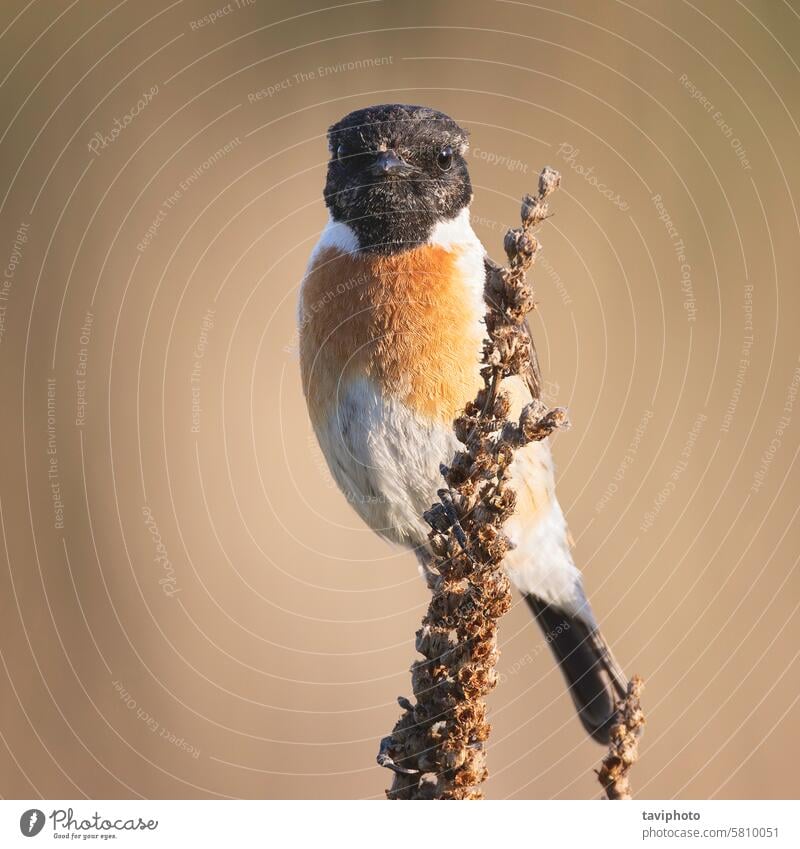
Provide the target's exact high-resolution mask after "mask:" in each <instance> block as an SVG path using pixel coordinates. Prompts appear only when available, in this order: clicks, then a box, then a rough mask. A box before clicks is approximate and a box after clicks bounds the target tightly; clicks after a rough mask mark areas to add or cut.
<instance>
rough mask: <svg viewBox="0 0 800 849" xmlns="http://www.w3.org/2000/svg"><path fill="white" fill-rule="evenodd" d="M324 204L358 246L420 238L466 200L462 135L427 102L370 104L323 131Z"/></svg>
mask: <svg viewBox="0 0 800 849" xmlns="http://www.w3.org/2000/svg"><path fill="white" fill-rule="evenodd" d="M328 146H329V147H330V152H331V161H330V163H329V164H328V179H327V182H326V184H325V203H326V204H327V206H328V209H329V210H330V212H331V215H332V216H333V219H334V220H335V221H341V222H344V223H346V224H348V225H349V226H350V227H351V228H352V229H353V230H354V231H355V233H356V235H357V236H358V238H359V243H360V245H361V249H362V250H365V251H370V252H374V253H396V252H397V251H402V250H407V249H408V248H412V247H415V246H416V245H419V244H421V243H423V242H424V241H425V240H426V239H427V238H428V236H429V235H430V233H431V231H432V230H433V228H434V226H435V225H436V224H437V223H438V222H439V221H443V220H447V219H451V218H455V217H456V215H458V213H459V212H460V211H461V210H462V209H464V208H465V207H466V206H469V203H470V201H471V200H472V185H471V183H470V181H469V171H468V170H467V163H466V161H465V160H464V156H465V154H466V151H467V146H468V142H467V133H466V131H465V130H463V129H462V128H461V127H459V126H458V124H456V122H455V121H454V120H453V119H452V118H449V117H448V116H447V115H445V114H444V113H443V112H438V111H437V110H436V109H430V108H428V107H427V106H405V105H402V104H398V103H391V104H385V105H382V106H370V107H368V108H367V109H359V110H357V111H356V112H351V113H350V114H349V115H345V117H344V118H342V120H341V121H339V122H338V123H336V124H334V125H333V126H332V127H331V128H330V129H329V130H328Z"/></svg>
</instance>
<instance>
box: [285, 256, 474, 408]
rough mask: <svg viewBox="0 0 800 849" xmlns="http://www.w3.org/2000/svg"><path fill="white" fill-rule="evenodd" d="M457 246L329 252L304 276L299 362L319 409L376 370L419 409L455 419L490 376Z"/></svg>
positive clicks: (391, 390) (388, 389)
mask: <svg viewBox="0 0 800 849" xmlns="http://www.w3.org/2000/svg"><path fill="white" fill-rule="evenodd" d="M459 258H460V254H459V252H458V250H457V249H455V250H446V249H445V248H442V247H438V246H427V245H426V246H422V247H420V248H416V249H414V250H410V251H405V252H403V253H401V254H396V255H393V256H378V255H367V254H343V253H340V252H339V251H338V250H337V249H336V248H326V249H325V250H323V251H321V252H320V254H319V256H318V257H317V260H316V261H315V263H314V266H313V267H312V268H311V269H310V270H309V273H308V274H307V276H306V279H305V281H304V283H303V290H302V295H301V306H302V311H301V326H300V363H301V369H302V374H303V384H304V388H305V391H306V396H307V399H308V404H309V410H310V412H311V415H312V417H315V418H316V417H317V416H322V415H324V414H325V412H326V410H327V409H328V408H329V405H330V404H332V403H333V402H334V401H335V399H336V397H337V394H338V392H339V391H340V387H341V384H342V383H344V382H346V381H348V380H349V379H351V378H354V377H368V378H371V379H372V380H373V381H375V382H376V383H377V384H378V385H379V386H380V387H381V389H382V391H383V392H385V393H388V394H391V395H394V396H395V397H397V398H399V399H401V400H402V401H403V402H404V403H405V404H407V405H408V406H409V407H410V408H412V409H413V410H414V411H415V412H417V413H419V414H421V415H424V416H426V417H429V418H433V419H439V420H442V421H447V422H448V423H449V422H450V421H452V419H453V418H455V416H456V415H457V414H458V413H459V412H460V410H461V409H462V408H463V407H464V404H465V403H466V402H467V401H468V400H470V399H471V398H474V397H475V392H476V391H477V389H478V387H479V386H480V385H481V379H480V375H479V365H478V358H479V352H480V346H481V340H482V337H483V331H482V328H481V325H480V323H479V319H480V317H481V316H480V315H479V314H477V313H476V307H475V299H474V296H473V295H472V294H471V293H470V288H469V285H468V282H467V281H466V280H465V279H464V271H462V269H461V265H460V263H459Z"/></svg>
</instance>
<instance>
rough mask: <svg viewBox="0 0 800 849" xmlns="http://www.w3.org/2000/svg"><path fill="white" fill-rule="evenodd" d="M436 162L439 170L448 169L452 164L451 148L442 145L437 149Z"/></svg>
mask: <svg viewBox="0 0 800 849" xmlns="http://www.w3.org/2000/svg"><path fill="white" fill-rule="evenodd" d="M436 164H437V165H438V166H439V169H440V170H442V171H449V170H450V168H451V166H452V165H453V148H452V147H443V148H442V149H441V150H440V151H439V155H438V156H437V157H436Z"/></svg>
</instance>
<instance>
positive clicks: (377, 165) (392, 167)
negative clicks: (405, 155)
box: [370, 150, 414, 177]
mask: <svg viewBox="0 0 800 849" xmlns="http://www.w3.org/2000/svg"><path fill="white" fill-rule="evenodd" d="M413 170H414V168H413V166H411V165H409V164H408V163H407V162H406V161H404V160H403V159H402V158H401V157H400V156H398V155H397V153H396V152H395V151H394V150H384V151H381V152H380V153H379V154H378V155H377V156H376V158H375V162H374V163H373V165H372V167H371V168H370V171H371V172H372V173H373V174H374V175H375V176H376V177H388V176H390V175H393V176H397V177H400V176H402V175H403V174H409V173H410V172H411V171H413Z"/></svg>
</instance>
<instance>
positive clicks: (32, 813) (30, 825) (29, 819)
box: [19, 808, 44, 837]
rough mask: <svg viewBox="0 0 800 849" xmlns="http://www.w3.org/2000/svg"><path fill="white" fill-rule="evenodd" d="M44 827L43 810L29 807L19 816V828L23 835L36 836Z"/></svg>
mask: <svg viewBox="0 0 800 849" xmlns="http://www.w3.org/2000/svg"><path fill="white" fill-rule="evenodd" d="M43 828H44V811H40V810H39V809H38V808H31V809H30V810H29V811H25V813H24V814H23V815H22V816H21V817H20V818H19V830H20V831H21V832H22V833H23V834H24V835H25V837H36V835H37V834H38V833H39V832H40V831H41V830H42V829H43Z"/></svg>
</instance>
